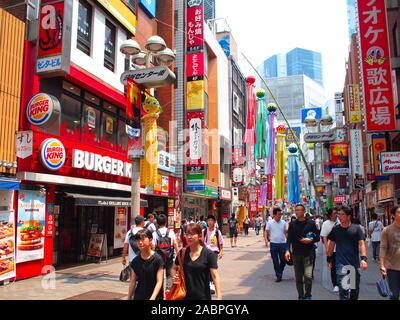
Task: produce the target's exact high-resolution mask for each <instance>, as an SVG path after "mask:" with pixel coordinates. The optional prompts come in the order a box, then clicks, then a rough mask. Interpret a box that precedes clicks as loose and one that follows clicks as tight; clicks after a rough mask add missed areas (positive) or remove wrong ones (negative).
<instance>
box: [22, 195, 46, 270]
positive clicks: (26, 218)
mask: <svg viewBox="0 0 400 320" xmlns="http://www.w3.org/2000/svg"><path fill="white" fill-rule="evenodd" d="M45 217H46V195H45V194H41V193H40V192H39V191H32V190H21V191H20V192H19V196H18V225H17V250H18V251H17V263H20V262H26V261H32V260H39V259H43V258H44V226H45Z"/></svg>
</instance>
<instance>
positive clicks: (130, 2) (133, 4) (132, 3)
mask: <svg viewBox="0 0 400 320" xmlns="http://www.w3.org/2000/svg"><path fill="white" fill-rule="evenodd" d="M122 2H124V3H125V4H126V5H127V6H128V8H129V9H131V10H132V12H133V13H134V14H137V7H138V5H137V0H122Z"/></svg>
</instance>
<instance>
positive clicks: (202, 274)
mask: <svg viewBox="0 0 400 320" xmlns="http://www.w3.org/2000/svg"><path fill="white" fill-rule="evenodd" d="M175 264H176V265H179V260H178V257H177V258H176V259H175ZM211 268H212V269H217V268H218V263H217V257H216V255H215V254H214V253H213V252H212V251H211V250H209V249H207V248H205V247H203V248H202V250H201V253H200V256H199V257H198V258H197V259H196V260H195V261H192V259H191V258H190V247H188V248H187V249H186V253H185V257H184V258H183V270H184V273H185V283H186V291H187V294H186V300H211V291H210V280H211V274H210V269H211Z"/></svg>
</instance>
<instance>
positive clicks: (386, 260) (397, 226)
mask: <svg viewBox="0 0 400 320" xmlns="http://www.w3.org/2000/svg"><path fill="white" fill-rule="evenodd" d="M391 213H392V217H393V223H392V224H391V225H390V226H388V227H386V228H384V229H383V231H382V237H381V248H380V249H381V250H380V251H381V252H380V253H381V257H380V268H381V274H382V276H384V277H387V280H388V283H389V288H390V291H392V295H391V296H390V299H391V300H399V295H400V207H394V208H393V209H392V212H391Z"/></svg>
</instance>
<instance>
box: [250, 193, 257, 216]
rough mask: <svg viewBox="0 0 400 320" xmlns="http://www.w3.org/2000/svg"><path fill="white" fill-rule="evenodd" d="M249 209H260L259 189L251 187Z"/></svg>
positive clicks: (253, 210)
mask: <svg viewBox="0 0 400 320" xmlns="http://www.w3.org/2000/svg"><path fill="white" fill-rule="evenodd" d="M249 211H250V212H257V211H258V198H257V189H249Z"/></svg>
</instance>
